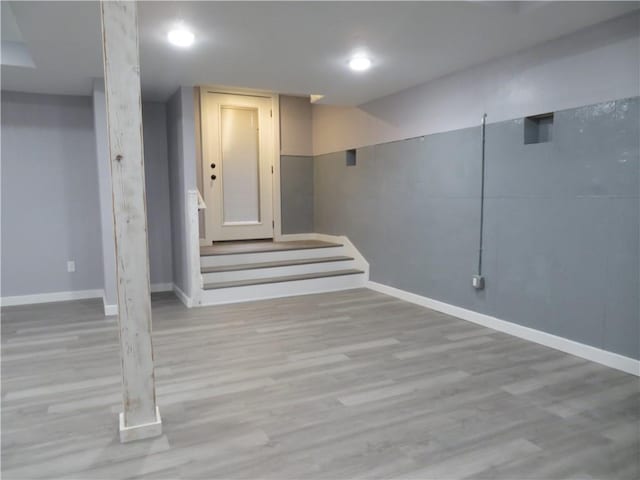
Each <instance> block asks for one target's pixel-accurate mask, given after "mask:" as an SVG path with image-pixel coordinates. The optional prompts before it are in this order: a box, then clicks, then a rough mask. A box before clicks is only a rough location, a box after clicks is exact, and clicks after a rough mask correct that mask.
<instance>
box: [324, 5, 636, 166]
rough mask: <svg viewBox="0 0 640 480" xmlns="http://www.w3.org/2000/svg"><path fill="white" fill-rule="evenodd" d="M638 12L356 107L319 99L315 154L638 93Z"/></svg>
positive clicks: (574, 106)
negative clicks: (322, 102)
mask: <svg viewBox="0 0 640 480" xmlns="http://www.w3.org/2000/svg"><path fill="white" fill-rule="evenodd" d="M638 85H640V13H639V12H638V11H635V12H633V13H631V14H629V15H625V16H623V17H620V18H616V19H613V20H610V21H607V22H603V23H600V24H598V25H594V26H592V27H589V28H586V29H584V30H581V31H578V32H576V33H573V34H570V35H566V36H564V37H561V38H558V39H556V40H552V41H549V42H546V43H543V44H540V45H536V46H534V47H532V48H529V49H525V50H523V51H520V52H517V53H515V54H513V55H508V56H505V57H500V58H497V59H495V60H492V61H489V62H486V63H482V64H480V65H477V66H474V67H471V68H468V69H465V70H462V71H459V72H455V73H452V74H451V75H446V76H444V77H441V78H438V79H435V80H432V81H430V82H427V83H424V84H422V85H418V86H415V87H412V88H409V89H406V90H402V91H400V92H398V93H394V94H392V95H389V96H387V97H383V98H379V99H377V100H372V101H371V102H368V103H366V104H363V105H359V106H357V107H336V106H331V105H320V104H314V106H313V109H312V115H313V122H312V124H313V135H312V137H313V154H314V155H320V154H325V153H330V152H336V151H341V150H346V149H347V148H355V147H361V146H367V145H373V144H379V143H383V142H389V141H394V140H400V139H404V138H411V137H415V136H418V135H426V134H433V133H437V132H447V131H451V130H457V129H461V128H467V127H472V126H474V125H476V124H477V123H478V120H479V118H480V117H481V116H482V114H483V113H485V112H486V113H488V114H489V121H490V122H499V121H504V120H508V119H512V118H518V117H524V116H529V115H535V114H538V113H543V112H546V111H550V110H560V109H567V108H576V107H579V106H582V105H590V104H595V103H599V102H603V101H608V100H615V99H617V98H626V97H631V96H635V95H638Z"/></svg>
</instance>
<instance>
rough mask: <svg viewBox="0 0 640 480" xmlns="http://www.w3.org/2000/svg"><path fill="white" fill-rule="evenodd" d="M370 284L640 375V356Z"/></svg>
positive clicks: (535, 341) (539, 342) (494, 328)
mask: <svg viewBox="0 0 640 480" xmlns="http://www.w3.org/2000/svg"><path fill="white" fill-rule="evenodd" d="M367 287H368V288H370V289H371V290H375V291H377V292H380V293H384V294H387V295H391V296H392V297H396V298H399V299H401V300H405V301H407V302H411V303H415V304H416V305H420V306H423V307H427V308H430V309H432V310H437V311H438V312H442V313H446V314H448V315H451V316H454V317H457V318H461V319H462V320H467V321H469V322H473V323H476V324H478V325H482V326H483V327H488V328H491V329H493V330H497V331H499V332H503V333H507V334H509V335H513V336H514V337H518V338H522V339H524V340H529V341H530V342H534V343H538V344H540V345H544V346H545V347H550V348H554V349H556V350H560V351H561V352H565V353H569V354H571V355H575V356H576V357H580V358H584V359H586V360H590V361H592V362H596V363H599V364H601V365H605V366H607V367H610V368H614V369H616V370H621V371H623V372H626V373H630V374H631V375H635V376H640V360H635V359H633V358H629V357H625V356H623V355H619V354H617V353H613V352H608V351H606V350H602V349H600V348H596V347H592V346H591V345H585V344H584V343H579V342H575V341H573V340H569V339H567V338H563V337H558V336H557V335H553V334H551V333H547V332H542V331H540V330H535V329H533V328H529V327H524V326H522V325H518V324H516V323H513V322H508V321H506V320H500V319H499V318H496V317H492V316H490V315H485V314H483V313H479V312H474V311H473V310H467V309H466V308H462V307H457V306H455V305H451V304H448V303H444V302H441V301H439V300H434V299H432V298H429V297H423V296H422V295H417V294H415V293H411V292H407V291H406V290H400V289H399V288H394V287H390V286H388V285H383V284H381V283H376V282H372V281H369V282H367Z"/></svg>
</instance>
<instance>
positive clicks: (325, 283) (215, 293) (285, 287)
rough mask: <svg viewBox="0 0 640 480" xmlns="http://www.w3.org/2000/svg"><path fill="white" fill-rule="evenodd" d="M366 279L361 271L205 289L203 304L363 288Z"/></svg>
mask: <svg viewBox="0 0 640 480" xmlns="http://www.w3.org/2000/svg"><path fill="white" fill-rule="evenodd" d="M345 263H346V262H345ZM366 280H367V279H366V276H365V274H363V273H360V274H354V275H342V276H338V277H326V278H315V279H310V280H297V281H290V282H281V283H267V284H262V285H249V286H245V287H233V288H221V289H216V290H203V291H202V297H201V305H220V304H225V303H237V302H247V301H252V300H264V299H268V298H280V297H290V296H294V295H306V294H311V293H322V292H334V291H337V290H348V289H351V288H362V287H364V286H365V284H366Z"/></svg>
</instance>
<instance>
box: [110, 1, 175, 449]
mask: <svg viewBox="0 0 640 480" xmlns="http://www.w3.org/2000/svg"><path fill="white" fill-rule="evenodd" d="M101 11H102V48H103V59H104V78H105V96H106V102H107V125H108V130H109V155H110V162H111V180H112V194H113V218H114V230H115V243H116V265H117V268H116V272H117V280H118V324H119V328H120V348H121V360H122V380H123V400H124V402H123V403H124V408H123V412H122V413H121V414H120V441H121V442H129V441H132V440H139V439H142V438H149V437H155V436H158V435H161V434H162V422H161V420H160V413H159V410H158V407H157V405H156V392H155V378H154V372H153V346H152V343H151V298H150V290H149V252H148V246H147V213H146V207H145V191H144V163H143V147H142V105H141V96H140V61H139V54H138V18H137V10H136V4H135V2H125V1H103V2H101Z"/></svg>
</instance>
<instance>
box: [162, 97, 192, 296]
mask: <svg viewBox="0 0 640 480" xmlns="http://www.w3.org/2000/svg"><path fill="white" fill-rule="evenodd" d="M194 108H195V104H194V92H193V88H189V87H181V88H179V89H178V90H177V91H176V92H175V93H174V94H173V95H172V96H171V98H170V99H169V102H168V103H167V145H168V153H169V155H168V158H169V190H170V194H171V197H170V198H171V206H170V210H171V241H172V257H173V283H174V284H175V285H176V286H177V287H178V288H180V290H182V291H183V292H184V293H185V294H187V295H189V292H190V291H191V278H190V270H189V268H190V267H189V252H188V250H187V246H188V239H187V220H188V218H187V194H188V192H189V190H192V189H193V190H195V189H196V152H195V148H196V130H195V110H194Z"/></svg>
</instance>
